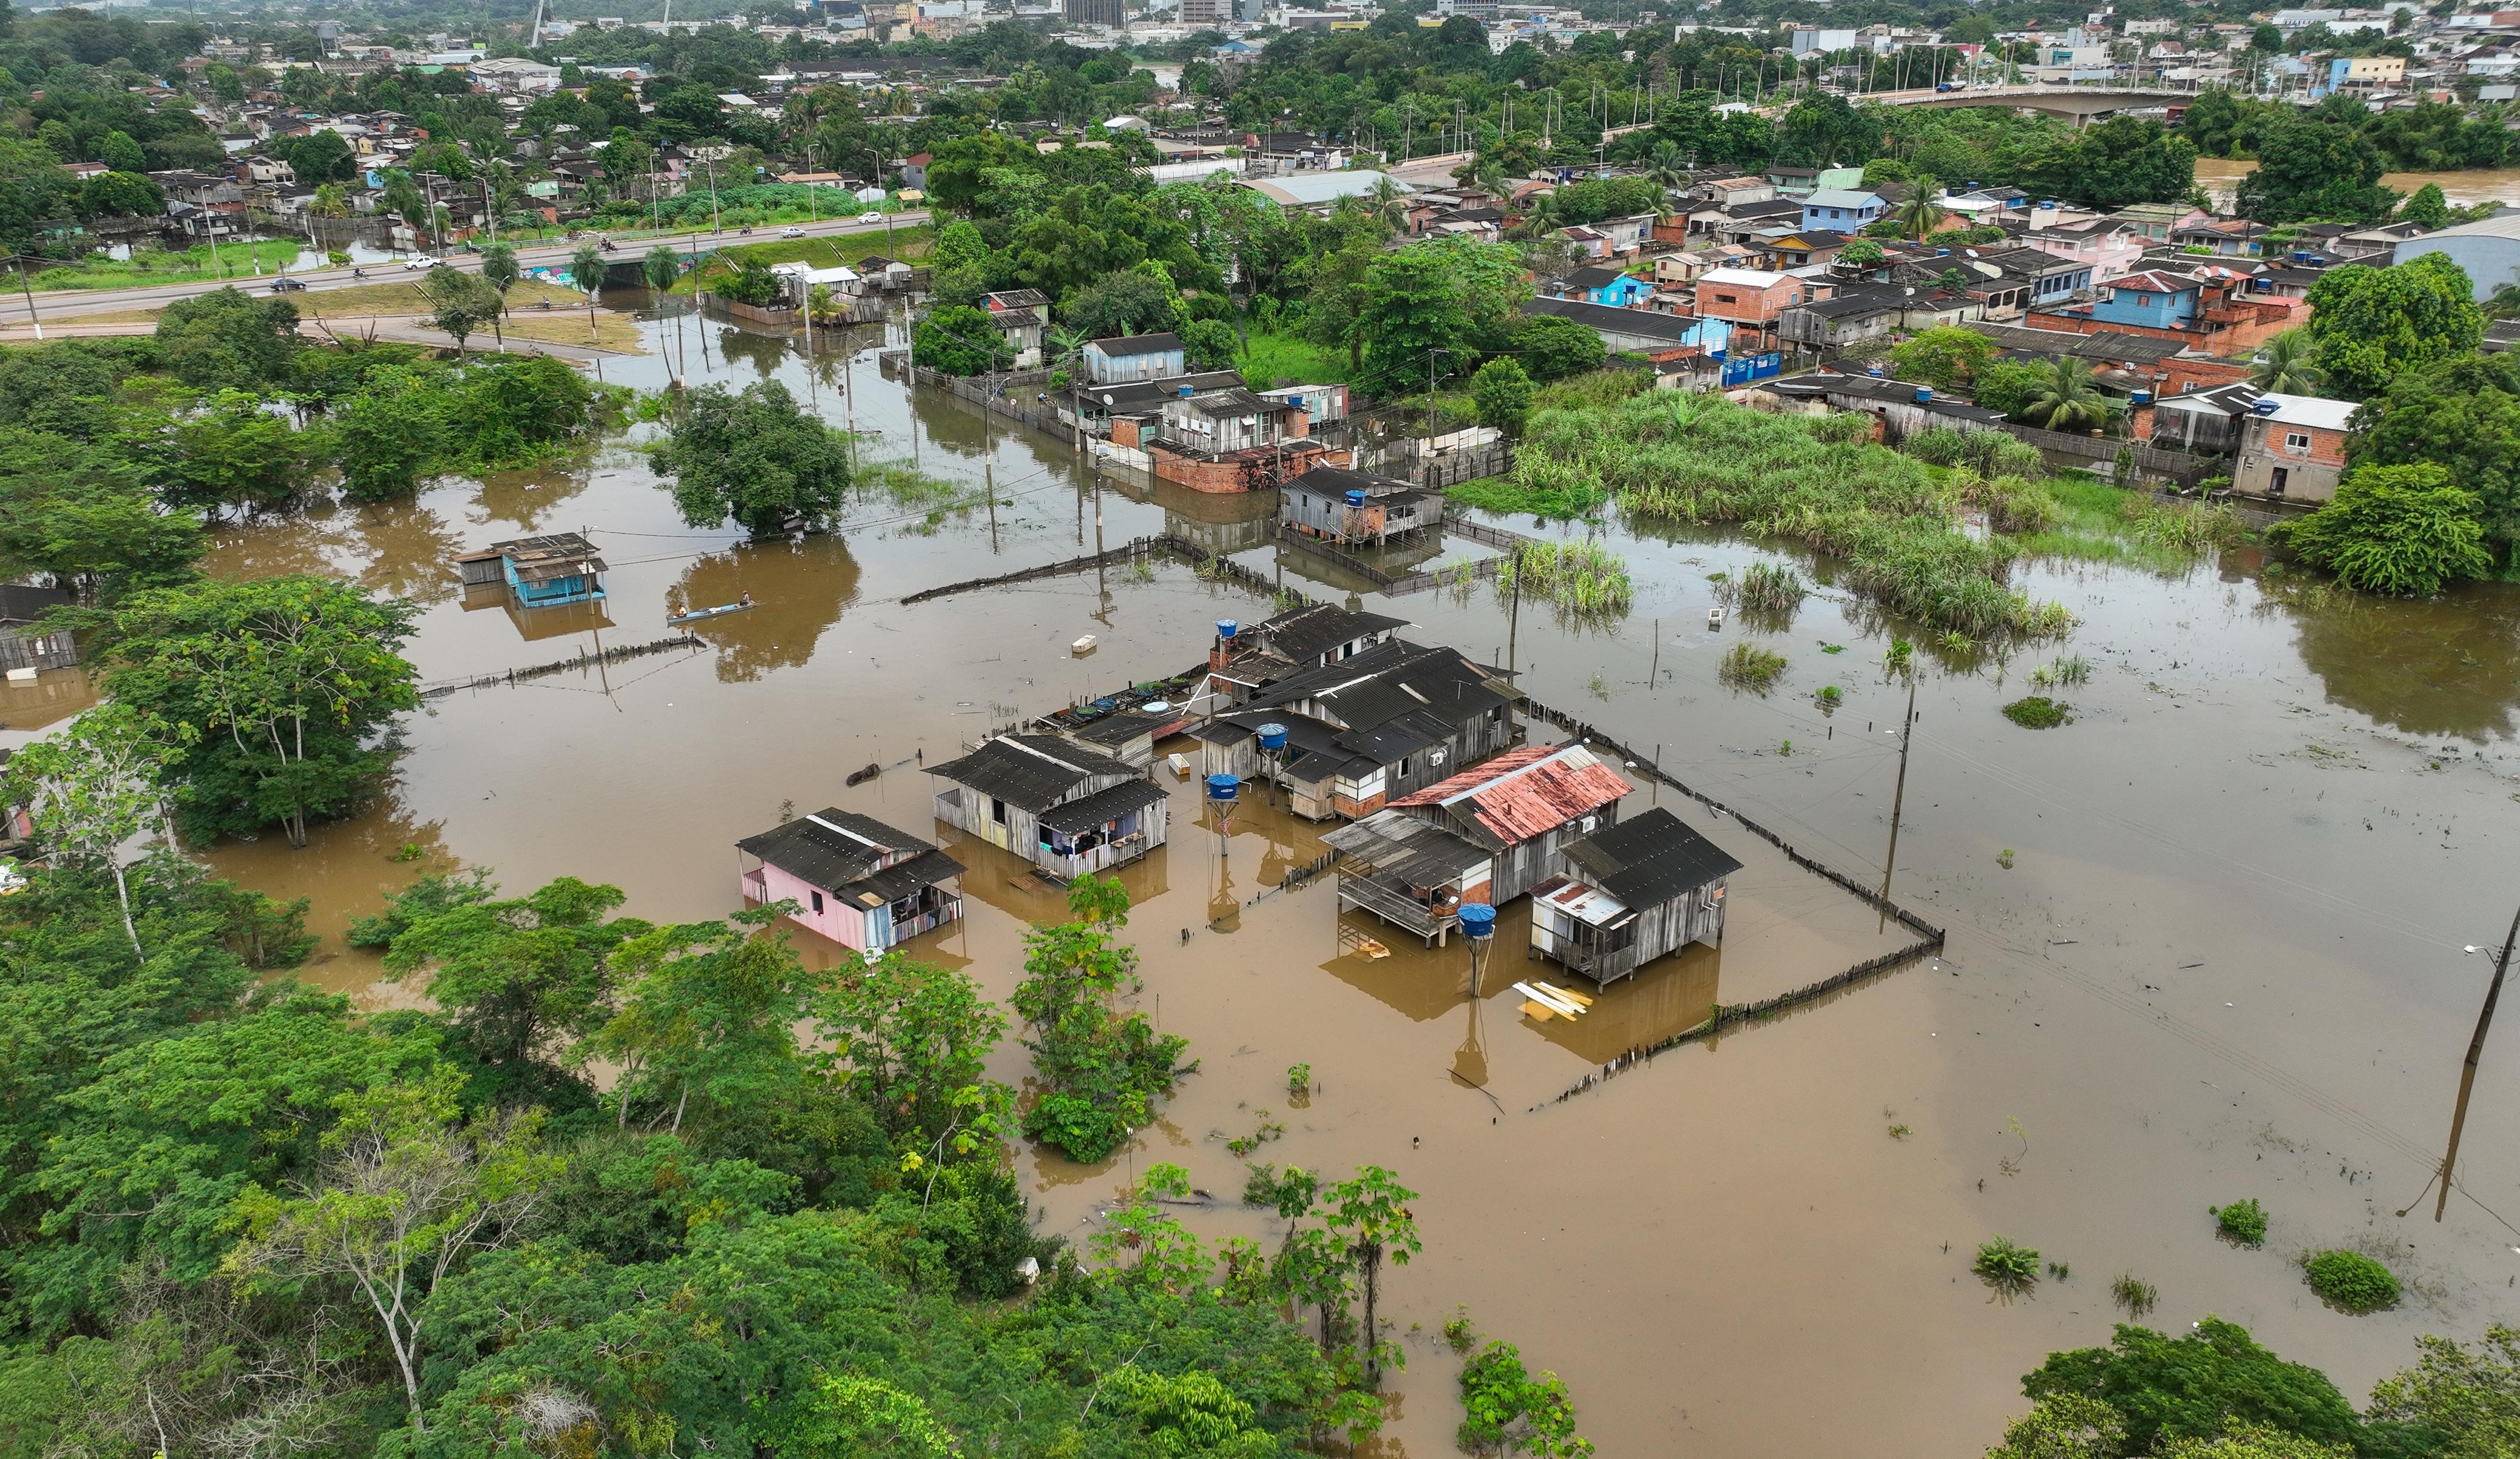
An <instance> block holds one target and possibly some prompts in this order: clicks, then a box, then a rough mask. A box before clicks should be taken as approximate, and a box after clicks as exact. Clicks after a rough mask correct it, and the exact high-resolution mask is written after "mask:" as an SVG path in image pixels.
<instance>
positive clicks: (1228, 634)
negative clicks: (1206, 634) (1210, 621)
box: [1216, 618, 1242, 643]
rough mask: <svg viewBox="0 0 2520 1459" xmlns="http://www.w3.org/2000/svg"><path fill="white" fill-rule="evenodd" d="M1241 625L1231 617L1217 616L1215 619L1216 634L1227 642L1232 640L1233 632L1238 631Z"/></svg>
mask: <svg viewBox="0 0 2520 1459" xmlns="http://www.w3.org/2000/svg"><path fill="white" fill-rule="evenodd" d="M1241 627H1242V625H1241V624H1238V623H1237V622H1235V621H1234V620H1233V619H1231V618H1219V619H1218V620H1216V636H1217V637H1218V638H1220V639H1223V640H1224V641H1227V642H1228V643H1231V642H1233V641H1234V636H1235V634H1236V633H1238V632H1239V631H1240V630H1241Z"/></svg>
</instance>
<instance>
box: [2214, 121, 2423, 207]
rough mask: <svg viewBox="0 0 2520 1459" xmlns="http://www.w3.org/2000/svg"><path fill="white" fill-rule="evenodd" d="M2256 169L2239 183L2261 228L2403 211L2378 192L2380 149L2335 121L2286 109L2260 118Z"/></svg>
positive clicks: (2383, 192)
mask: <svg viewBox="0 0 2520 1459" xmlns="http://www.w3.org/2000/svg"><path fill="white" fill-rule="evenodd" d="M2256 137H2257V150H2258V167H2257V170H2256V171H2254V172H2252V173H2250V174H2249V175H2248V176H2247V177H2246V178H2243V179H2242V180H2241V182H2240V199H2239V206H2240V212H2241V214H2242V215H2243V216H2245V217H2249V218H2254V219H2256V220H2257V221H2258V222H2261V223H2297V222H2302V221H2305V220H2326V221H2330V222H2339V223H2377V222H2379V221H2381V220H2382V219H2384V218H2386V217H2388V216H2389V211H2390V209H2392V208H2394V207H2396V206H2397V204H2398V195H2397V194H2396V193H2393V192H2391V191H2390V190H2389V189H2387V188H2384V187H2382V186H2380V174H2381V173H2382V172H2383V171H2386V170H2387V165H2386V163H2385V162H2384V161H2383V160H2382V158H2381V156H2380V153H2379V150H2378V149H2376V148H2374V147H2373V146H2372V145H2371V144H2370V143H2369V142H2367V141H2365V140H2363V137H2362V135H2361V134H2360V133H2358V132H2357V131H2356V130H2355V129H2354V127H2353V126H2352V125H2351V124H2349V123H2347V122H2344V121H2339V120H2336V119H2334V118H2332V117H2328V116H2324V115H2318V114H2314V113H2309V112H2302V111H2294V110H2292V109H2289V108H2287V109H2285V110H2283V111H2277V112H2273V113H2270V114H2268V115H2266V116H2264V117H2262V118H2260V119H2259V121H2258V123H2257V128H2256Z"/></svg>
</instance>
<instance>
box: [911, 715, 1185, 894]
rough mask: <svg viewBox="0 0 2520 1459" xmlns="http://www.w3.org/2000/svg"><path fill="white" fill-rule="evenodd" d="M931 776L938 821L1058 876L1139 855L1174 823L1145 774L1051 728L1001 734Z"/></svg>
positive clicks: (1085, 871)
mask: <svg viewBox="0 0 2520 1459" xmlns="http://www.w3.org/2000/svg"><path fill="white" fill-rule="evenodd" d="M927 774H931V775H934V776H935V777H936V778H937V780H938V781H939V782H940V783H939V785H938V788H937V791H936V818H937V819H939V820H941V821H944V822H945V823H946V824H947V825H951V826H959V827H961V828H962V829H963V830H965V831H967V832H969V833H970V834H972V835H974V836H977V837H979V838H980V839H981V840H983V841H986V842H988V843H989V844H990V845H992V846H1000V847H1004V848H1006V849H1007V850H1009V851H1012V852H1013V853H1014V854H1015V855H1017V856H1019V857H1022V858H1023V859H1024V860H1026V861H1028V862H1032V863H1033V864H1034V865H1036V866H1039V867H1040V868H1041V869H1043V870H1044V871H1047V872H1049V873H1050V874H1052V875H1053V876H1057V877H1059V878H1061V879H1062V880H1064V879H1067V878H1072V877H1077V876H1084V875H1087V874H1089V873H1092V872H1098V871H1103V870H1107V869H1109V868H1110V867H1113V866H1117V865H1121V864H1123V863H1125V862H1133V861H1136V860H1137V859H1138V858H1140V857H1142V856H1145V855H1146V854H1147V853H1148V852H1149V851H1152V850H1153V849H1155V848H1156V847H1158V846H1161V845H1163V844H1164V835H1165V831H1166V830H1167V828H1168V827H1169V825H1170V823H1171V805H1170V800H1169V798H1168V797H1167V795H1166V794H1165V791H1164V787H1162V786H1161V785H1158V784H1156V783H1155V782H1154V781H1153V780H1152V779H1150V778H1148V775H1147V774H1146V772H1145V771H1143V770H1141V769H1140V768H1139V767H1137V766H1134V765H1131V764H1129V763H1128V762H1127V761H1125V760H1118V759H1114V758H1112V757H1111V756H1108V755H1102V754H1097V753H1095V752H1094V751H1092V750H1088V749H1084V748H1082V747H1081V746H1079V745H1077V744H1075V743H1074V742H1072V741H1069V740H1066V739H1062V738H1060V737H1059V736H1057V735H1054V734H1001V735H999V736H997V737H996V738H994V739H990V740H987V741H985V742H983V743H982V744H981V745H980V746H979V747H978V748H977V749H974V750H973V751H971V753H969V754H967V755H966V756H964V757H963V758H961V759H960V760H954V761H950V762H948V763H946V764H943V765H931V766H929V767H927Z"/></svg>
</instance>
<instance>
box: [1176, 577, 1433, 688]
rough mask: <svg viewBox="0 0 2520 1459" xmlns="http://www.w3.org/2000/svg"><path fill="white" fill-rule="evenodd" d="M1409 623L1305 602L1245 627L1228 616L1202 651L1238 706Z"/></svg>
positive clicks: (1211, 678) (1213, 681) (1211, 673)
mask: <svg viewBox="0 0 2520 1459" xmlns="http://www.w3.org/2000/svg"><path fill="white" fill-rule="evenodd" d="M1408 626H1409V624H1408V621H1407V620H1406V619H1401V618H1386V617H1384V616H1382V615H1381V614H1380V613H1359V612H1353V611H1350V610H1349V609H1346V608H1342V607H1339V606H1337V605H1336V604H1334V603H1326V602H1317V603H1307V604H1305V605H1304V606H1303V607H1300V608H1294V609H1290V610H1289V611H1287V612H1283V613H1281V614H1279V615H1278V616H1277V617H1275V618H1272V619H1270V620H1269V621H1268V622H1266V623H1262V624H1257V625H1255V626H1253V627H1251V628H1248V629H1240V628H1237V627H1236V626H1235V625H1234V624H1233V623H1232V622H1231V620H1229V621H1227V622H1224V623H1220V624H1218V625H1217V626H1216V629H1217V633H1216V641H1215V643H1214V644H1213V645H1212V646H1210V648H1209V649H1208V654H1207V668H1208V682H1209V684H1210V685H1211V686H1212V687H1213V688H1214V689H1215V690H1216V692H1218V693H1220V694H1223V695H1224V696H1225V698H1226V702H1227V703H1229V704H1236V705H1239V704H1241V703H1243V702H1245V701H1246V700H1248V699H1249V698H1250V697H1251V696H1252V695H1253V694H1256V693H1258V692H1259V691H1260V690H1262V689H1265V688H1267V687H1269V686H1270V685H1274V684H1276V683H1277V682H1278V681H1280V680H1282V679H1285V678H1287V677H1288V676H1290V675H1295V674H1300V673H1302V672H1303V671H1304V670H1306V669H1320V668H1326V667H1328V666H1329V665H1331V664H1336V663H1344V662H1346V661H1347V660H1349V659H1352V658H1354V657H1356V656H1357V655H1358V654H1360V653H1363V652H1365V651H1366V650H1367V649H1369V648H1372V647H1373V646H1375V645H1376V644H1380V643H1388V642H1390V641H1391V636H1392V635H1393V634H1395V633H1398V632H1399V631H1400V630H1401V629H1404V628H1407V627H1408Z"/></svg>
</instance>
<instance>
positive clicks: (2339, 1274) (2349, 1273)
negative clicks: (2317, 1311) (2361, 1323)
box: [2301, 1251, 2398, 1312]
mask: <svg viewBox="0 0 2520 1459" xmlns="http://www.w3.org/2000/svg"><path fill="white" fill-rule="evenodd" d="M2301 1265H2302V1270H2303V1271H2304V1272H2305V1273H2307V1274H2308V1276H2309V1278H2310V1290H2311V1291H2313V1292H2316V1293H2318V1295H2319V1296H2320V1297H2321V1298H2324V1299H2325V1300H2327V1301H2328V1302H2331V1303H2333V1304H2336V1305H2337V1306H2340V1307H2342V1308H2344V1309H2345V1310H2346V1311H2349V1312H2376V1311H2378V1310H2380V1309H2381V1308H2382V1307H2393V1306H2396V1305H2397V1304H2398V1277H2397V1274H2396V1273H2395V1272H2392V1271H2391V1270H2389V1268H2387V1267H2385V1266H2383V1265H2381V1264H2380V1263H2379V1262H2377V1261H2374V1260H2371V1259H2370V1258H2368V1257H2366V1256H2364V1255H2363V1254H2362V1253H2361V1252H2347V1251H2324V1252H2314V1253H2312V1254H2310V1255H2309V1256H2306V1257H2304V1258H2303V1259H2302V1262H2301Z"/></svg>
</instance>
